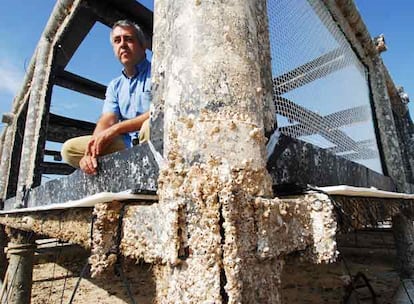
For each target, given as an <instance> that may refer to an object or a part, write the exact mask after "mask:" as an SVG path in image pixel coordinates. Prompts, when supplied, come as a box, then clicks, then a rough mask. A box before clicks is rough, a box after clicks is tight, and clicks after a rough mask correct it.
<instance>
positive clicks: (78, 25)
mask: <svg viewBox="0 0 414 304" xmlns="http://www.w3.org/2000/svg"><path fill="white" fill-rule="evenodd" d="M95 22H96V16H95V15H94V14H92V13H91V11H90V10H89V9H87V8H86V7H82V6H80V7H79V9H78V10H77V12H76V13H75V15H74V16H73V18H72V19H71V21H70V22H69V24H68V25H67V27H66V28H65V31H64V33H63V35H62V36H61V37H60V40H59V43H58V44H57V46H56V52H55V62H54V65H55V66H61V67H63V68H65V67H66V65H67V64H68V63H69V61H70V60H71V59H72V57H73V55H74V54H75V52H76V50H77V49H78V47H79V45H80V44H81V43H82V41H83V40H84V39H85V37H86V36H87V35H88V33H89V32H90V30H91V29H92V27H93V26H94V24H95Z"/></svg>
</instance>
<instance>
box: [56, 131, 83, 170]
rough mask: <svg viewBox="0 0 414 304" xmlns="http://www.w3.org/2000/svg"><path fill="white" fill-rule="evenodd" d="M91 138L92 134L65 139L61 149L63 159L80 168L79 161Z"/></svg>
mask: <svg viewBox="0 0 414 304" xmlns="http://www.w3.org/2000/svg"><path fill="white" fill-rule="evenodd" d="M89 138H90V136H81V137H75V138H71V139H68V140H67V141H65V142H64V143H63V145H62V149H61V151H60V154H61V155H62V159H63V161H65V162H66V163H68V164H69V165H71V166H72V167H75V168H79V161H80V159H81V158H82V157H83V155H84V154H85V149H86V145H87V143H88V141H89Z"/></svg>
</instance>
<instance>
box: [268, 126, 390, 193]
mask: <svg viewBox="0 0 414 304" xmlns="http://www.w3.org/2000/svg"><path fill="white" fill-rule="evenodd" d="M267 169H268V171H269V173H270V175H271V176H272V179H273V184H274V185H280V184H300V185H307V184H310V185H316V186H332V185H350V186H356V187H368V188H369V187H376V188H378V189H381V190H386V191H395V185H394V183H393V181H392V180H391V178H389V177H388V176H384V175H382V174H380V173H377V172H375V171H373V170H371V169H368V168H367V167H365V166H363V165H360V164H357V163H354V162H352V161H350V160H347V159H345V158H343V157H341V156H337V155H334V154H332V153H330V152H329V151H327V150H326V149H322V148H318V147H316V146H314V145H312V144H309V143H305V142H303V141H300V140H297V139H294V138H291V137H288V136H285V135H283V134H282V135H281V136H280V138H279V140H278V143H277V144H276V146H275V147H274V149H273V152H272V154H271V156H270V157H269V159H268V162H267ZM298 172H300V174H298Z"/></svg>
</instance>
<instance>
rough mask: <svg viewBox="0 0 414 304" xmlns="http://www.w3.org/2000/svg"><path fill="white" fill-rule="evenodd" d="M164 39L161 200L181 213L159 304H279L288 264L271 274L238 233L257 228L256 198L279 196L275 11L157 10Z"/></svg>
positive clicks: (210, 5)
mask: <svg viewBox="0 0 414 304" xmlns="http://www.w3.org/2000/svg"><path fill="white" fill-rule="evenodd" d="M154 32H155V35H154V44H153V51H154V58H153V62H154V65H153V69H152V71H153V86H154V109H155V113H153V115H154V116H155V117H158V116H160V115H161V112H162V113H163V115H164V122H163V126H164V129H163V132H164V136H163V140H164V159H165V161H166V162H165V167H164V168H163V169H162V170H161V172H160V179H159V197H160V204H161V205H162V204H164V205H174V204H176V205H177V210H179V229H178V237H179V242H178V244H179V245H178V247H179V248H177V251H178V257H179V258H178V259H177V260H176V261H170V262H169V263H166V264H159V265H158V266H156V267H155V269H156V271H155V276H156V279H157V301H158V302H159V303H221V302H222V301H223V302H228V303H241V302H243V303H253V302H256V303H265V302H261V301H260V298H264V297H267V300H266V301H268V302H272V301H273V303H277V300H275V299H277V298H278V290H277V283H278V280H279V269H280V262H279V261H277V260H273V259H269V260H267V261H266V262H265V263H266V265H267V266H269V267H268V268H266V270H265V271H263V269H261V267H260V261H259V260H258V259H256V258H255V257H254V255H252V254H251V253H252V252H254V247H255V245H256V243H255V241H254V240H253V238H254V237H253V233H252V234H249V231H238V230H237V227H236V226H235V224H237V223H240V222H248V223H250V224H251V223H253V221H252V219H251V218H249V217H250V216H252V215H253V214H254V208H253V207H252V205H251V202H252V198H254V197H270V196H271V195H272V191H271V179H270V176H269V175H268V172H267V170H266V161H265V138H264V132H265V129H266V128H268V129H270V128H272V127H273V126H274V118H273V117H274V113H275V111H274V109H273V110H272V108H273V105H272V94H271V71H270V56H269V39H268V29H267V15H266V1H265V0H252V1H242V0H239V1H219V2H218V1H208V0H194V1H188V0H178V1H168V0H157V1H155V16H154ZM244 209H246V212H244V211H243V210H244ZM243 227H246V229H249V227H251V225H244V226H243ZM252 232H253V231H252ZM247 235H250V236H251V237H252V239H243V238H242V236H247ZM252 250H253V251H252ZM243 267H249V268H248V269H251V270H252V271H251V272H249V271H244V270H243V269H242V268H243ZM259 275H260V279H259V280H258V279H257V276H259ZM258 285H260V288H259V286H258ZM243 290H250V291H253V290H261V291H262V290H266V293H265V294H261V292H256V293H252V294H249V295H248V296H249V297H250V298H247V296H246V295H245V294H244V293H243V292H242V291H243ZM255 297H256V298H255Z"/></svg>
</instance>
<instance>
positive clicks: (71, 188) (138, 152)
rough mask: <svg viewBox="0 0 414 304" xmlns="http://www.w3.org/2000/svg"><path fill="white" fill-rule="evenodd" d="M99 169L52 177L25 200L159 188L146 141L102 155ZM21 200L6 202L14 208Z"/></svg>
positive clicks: (36, 203) (30, 204) (40, 201)
mask: <svg viewBox="0 0 414 304" xmlns="http://www.w3.org/2000/svg"><path fill="white" fill-rule="evenodd" d="M99 168H100V169H99V173H98V175H96V176H91V175H86V174H84V173H83V172H82V171H80V170H77V171H75V172H74V173H73V174H71V175H69V176H67V177H64V178H60V179H55V180H51V181H49V182H47V183H45V184H43V185H41V186H39V187H36V188H34V189H32V190H31V191H30V193H29V195H28V196H27V199H26V201H25V202H24V203H25V204H23V205H26V206H27V207H35V206H41V205H48V204H58V203H64V202H67V201H70V200H78V199H81V198H84V197H87V196H90V195H93V194H96V193H100V192H121V191H126V190H129V189H131V190H132V191H134V192H139V193H153V192H155V191H156V190H157V179H158V165H157V163H156V161H155V159H154V157H153V155H152V152H151V150H150V148H149V146H148V145H147V144H142V145H139V146H135V147H133V148H131V149H127V150H123V151H120V152H117V153H114V154H110V155H106V156H104V157H102V158H100V159H99ZM21 203H22V202H19V201H16V200H15V198H11V199H9V200H7V201H5V203H4V209H5V210H11V209H14V208H15V207H16V205H19V204H21Z"/></svg>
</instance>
